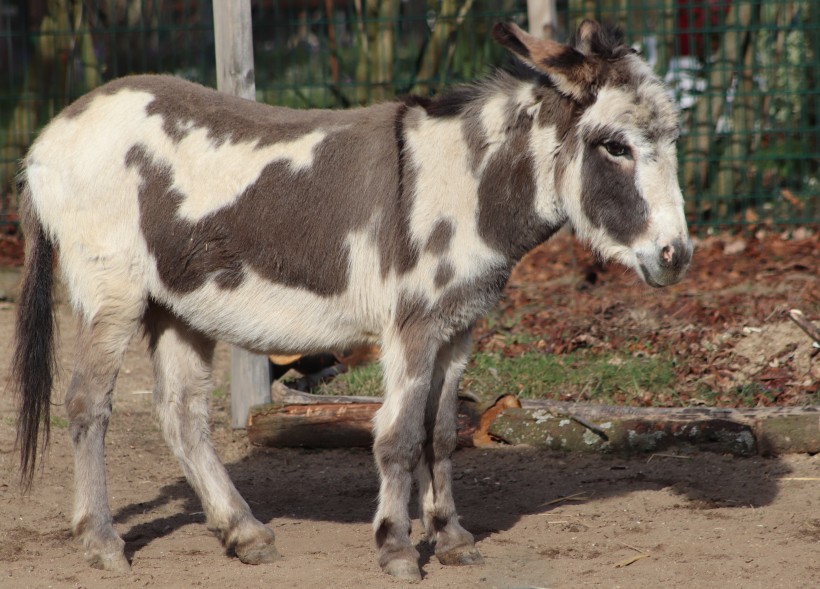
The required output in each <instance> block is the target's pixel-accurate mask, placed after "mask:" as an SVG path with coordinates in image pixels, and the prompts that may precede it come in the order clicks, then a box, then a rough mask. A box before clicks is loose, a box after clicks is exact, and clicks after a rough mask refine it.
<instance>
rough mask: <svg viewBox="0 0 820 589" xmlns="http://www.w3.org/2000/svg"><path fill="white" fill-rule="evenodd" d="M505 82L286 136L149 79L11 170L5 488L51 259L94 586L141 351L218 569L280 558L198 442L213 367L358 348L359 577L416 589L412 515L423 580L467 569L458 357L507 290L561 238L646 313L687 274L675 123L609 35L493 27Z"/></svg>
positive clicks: (31, 383)
mask: <svg viewBox="0 0 820 589" xmlns="http://www.w3.org/2000/svg"><path fill="white" fill-rule="evenodd" d="M493 37H494V38H495V40H496V41H497V42H499V43H500V44H501V45H503V46H504V47H506V48H507V49H508V50H509V51H510V52H511V53H512V54H513V56H514V57H515V58H516V60H515V61H516V63H517V65H515V66H513V67H511V68H508V69H507V70H503V71H499V72H497V73H496V74H494V75H492V76H491V77H489V78H488V79H486V80H484V81H481V82H478V83H476V84H473V85H468V86H465V87H461V88H458V89H455V90H453V91H451V92H450V93H447V94H444V95H443V96H440V97H437V98H432V99H423V98H408V99H405V100H400V101H395V102H388V103H384V104H378V105H375V106H371V107H368V108H360V109H354V110H348V111H325V110H307V111H296V110H289V109H285V108H277V107H272V106H267V105H262V104H256V103H253V102H249V101H245V100H241V99H237V98H234V97H230V96H226V95H223V94H219V93H217V92H214V91H212V90H209V89H206V88H203V87H201V86H198V85H196V84H192V83H189V82H186V81H182V80H179V79H175V78H172V77H163V76H135V77H127V78H123V79H119V80H116V81H113V82H111V83H109V84H106V85H104V86H102V87H100V88H99V89H97V90H95V91H93V92H91V93H90V94H88V95H86V96H85V97H83V98H80V99H79V100H77V101H76V102H75V103H73V104H72V105H71V106H69V107H68V108H66V109H65V110H64V111H63V113H62V114H60V115H59V116H58V117H56V118H55V119H54V120H53V121H52V122H51V123H50V124H49V125H48V126H47V127H46V128H45V129H44V130H43V132H42V134H41V135H40V136H39V138H38V139H37V141H36V142H35V143H34V145H33V146H32V148H31V150H30V152H29V154H28V155H27V157H26V159H25V162H24V170H23V180H24V183H25V190H24V194H23V195H22V200H21V211H22V224H23V229H24V231H25V234H26V236H27V253H26V270H25V277H24V283H23V290H22V294H21V299H20V305H19V308H18V323H17V333H16V337H17V339H16V349H15V352H14V360H13V374H14V383H15V386H16V392H17V395H18V397H19V401H20V402H19V405H20V412H19V419H18V424H17V427H18V429H17V440H18V444H19V446H20V452H21V468H22V473H23V475H22V476H23V483H24V485H25V486H28V485H30V484H31V481H32V477H33V472H34V467H35V460H36V457H37V449H38V444H40V445H41V447H42V446H44V445H45V444H46V443H47V441H48V423H49V420H48V417H49V399H50V394H51V388H52V366H53V364H54V351H53V342H52V339H53V336H52V326H53V323H54V316H53V304H52V298H51V297H52V295H51V287H52V272H53V270H52V266H53V264H52V262H53V259H54V255H55V252H56V253H57V260H58V262H59V268H60V270H61V272H62V277H63V279H64V281H65V284H66V287H67V292H68V294H69V295H70V301H71V304H72V306H73V308H74V310H75V312H76V313H77V315H78V317H79V319H80V321H79V323H80V328H79V333H78V339H77V359H76V364H75V367H74V372H73V375H72V377H71V380H70V384H69V386H68V391H67V394H66V398H65V406H66V410H67V413H68V419H69V423H70V425H69V432H70V435H71V439H72V442H73V445H74V455H75V479H76V480H75V501H74V515H73V520H72V528H73V532H74V534H75V535H76V537H77V538H78V539H79V540H80V541H81V542H82V544H83V546H84V549H85V557H86V559H87V560H88V561H89V563H90V564H91V565H92V566H95V567H100V568H103V569H108V570H114V571H126V570H129V568H130V564H129V562H128V560H127V559H126V558H125V556H124V553H123V547H124V542H123V541H122V539H121V538H120V537H119V536H118V535H117V532H116V531H115V530H114V527H113V525H112V516H111V511H110V508H109V504H108V499H107V492H106V473H105V464H104V459H103V449H104V437H105V432H106V428H107V426H108V422H109V418H110V415H111V403H112V391H113V388H114V383H115V379H116V376H117V371H118V369H119V366H120V362H121V359H122V356H123V353H124V351H125V349H126V346H127V345H128V343H129V341H130V340H131V339H132V337H133V336H134V334H135V333H136V332H138V331H139V330H140V329H141V330H142V331H143V333H144V334H145V336H146V338H147V342H148V349H149V351H150V354H151V356H152V358H153V363H154V372H155V381H156V383H155V387H154V393H153V394H154V402H155V404H156V413H157V415H158V420H159V422H160V424H161V429H162V432H163V435H164V437H165V439H166V441H167V443H168V444H169V446H170V447H171V449H172V451H173V453H174V454H175V455H176V457H177V458H178V459H179V462H180V463H181V465H182V469H183V471H184V473H185V476H186V478H187V480H188V481H189V482H190V484H191V486H192V487H193V488H194V490H195V491H196V493H197V494H198V496H199V498H200V499H201V501H202V504H203V507H204V512H205V514H206V517H207V523H208V526H209V528H210V529H212V530H213V531H214V532H215V533H216V535H217V536H218V537H219V538H220V540H221V541H222V542H223V544H224V545H225V547H226V549H228V550H233V551H234V552H235V554H236V556H238V557H239V559H240V560H241V561H243V562H246V563H251V564H256V563H264V562H269V561H271V560H274V559H275V558H277V556H278V555H277V551H276V548H275V547H274V535H273V532H272V531H271V529H270V528H268V527H267V526H265V525H263V524H262V523H260V522H259V521H257V520H256V519H255V518H254V516H253V515H252V513H251V510H250V509H249V507H248V505H247V503H246V502H245V501H244V500H243V499H242V497H241V496H240V495H239V493H238V492H237V490H236V489H235V488H234V486H233V484H232V483H231V481H230V479H229V477H228V474H227V472H226V470H225V468H224V467H223V466H222V464H221V463H220V462H219V460H218V458H217V456H216V454H215V452H214V449H213V447H212V444H211V442H210V440H209V435H208V424H207V420H208V402H207V395H208V393H209V377H210V374H211V367H212V360H213V354H214V345H215V343H214V342H215V341H216V340H223V341H226V342H229V343H231V344H233V345H236V346H241V347H244V348H247V349H249V350H253V351H256V352H261V353H274V352H275V353H280V354H284V353H288V354H290V353H313V352H318V351H322V350H328V349H335V348H344V347H346V346H349V345H351V344H353V343H378V344H379V345H380V346H381V349H382V355H381V358H380V361H381V364H382V366H383V368H384V386H385V390H386V395H385V402H384V405H383V406H382V408H381V409H380V411H379V412H378V414H377V415H376V417H375V419H374V424H373V426H374V437H375V438H374V439H375V441H374V445H373V453H374V455H375V462H376V465H377V468H378V471H379V475H380V489H379V503H378V508H377V510H376V514H375V519H374V524H373V528H374V535H375V542H376V546H377V548H378V561H379V564H380V566H381V568H382V569H383V570H384V571H386V572H387V573H389V574H391V575H395V576H396V577H401V578H406V579H415V580H418V579H419V578H420V570H419V564H418V559H419V554H418V552H417V551H416V548H415V547H414V546H413V544H412V543H411V540H410V526H411V522H410V518H409V515H408V502H409V500H410V495H411V488H412V484H413V480H414V477H415V479H416V480H417V481H418V487H419V499H420V513H421V520H422V524H423V526H424V530H425V532H426V535H427V538H428V540H429V541H430V542H432V543H435V554H436V556H437V558H438V559H439V560H440V561H441V562H442V563H444V564H448V565H462V564H474V563H480V562H482V557H481V555H480V553H479V552H478V551H477V550H476V547H475V542H474V538H473V536H472V535H471V534H470V533H469V532H468V531H467V530H465V529H464V528H463V527H462V526H461V524H460V523H459V518H458V515H457V513H456V508H455V505H454V500H453V494H452V488H451V469H452V465H451V454H452V452H453V450H454V448H455V445H456V425H455V416H456V397H457V389H458V382H459V379H460V377H461V374H462V371H463V370H464V367H465V364H466V362H467V359H468V354H469V350H470V331H471V328H472V326H473V325H474V324H475V322H476V320H478V319H479V318H480V317H481V316H482V315H484V314H485V313H487V312H488V311H489V310H490V308H491V307H492V306H493V305H494V304H495V303H496V302H497V301H498V299H499V297H500V296H501V293H502V289H503V287H504V285H505V283H506V281H507V279H508V277H509V275H510V271H511V269H512V267H513V265H514V264H515V263H516V262H517V261H518V260H519V259H520V258H521V257H522V256H523V255H524V254H525V253H526V252H527V251H529V250H531V249H532V248H533V247H535V246H536V245H538V244H540V243H542V242H543V241H545V240H547V239H548V238H549V237H550V236H551V235H553V234H554V233H555V232H556V231H557V230H558V229H559V228H560V227H562V226H563V225H565V224H567V223H568V224H570V225H571V226H572V227H573V228H574V230H575V232H576V233H577V235H578V236H579V237H580V238H581V239H582V240H584V241H586V242H588V243H589V244H590V246H591V247H592V249H593V250H594V251H595V252H597V253H598V254H599V255H600V256H601V257H603V258H605V259H614V260H617V261H619V262H621V263H623V264H625V265H626V266H628V267H630V268H633V269H634V270H635V272H636V273H637V274H638V276H640V277H641V278H642V279H643V280H644V281H645V282H646V283H648V284H649V285H651V286H655V287H659V286H665V285H669V284H673V283H675V282H677V281H678V280H680V279H681V277H682V276H683V274H684V272H685V270H686V268H687V266H688V264H689V262H690V259H691V256H692V246H691V242H690V241H689V237H688V231H687V227H686V221H685V217H684V212H683V199H682V195H681V190H680V187H679V185H678V183H677V173H676V166H677V164H676V146H675V142H676V139H677V138H678V135H679V125H678V112H677V110H676V107H675V106H674V104H673V102H672V101H671V100H670V98H669V96H668V95H667V92H666V90H665V89H664V86H663V85H662V84H661V82H660V81H659V80H658V78H657V77H656V76H655V75H654V74H653V72H652V71H651V69H650V68H649V66H648V65H647V64H646V63H645V62H644V61H642V60H641V59H640V58H639V57H638V56H637V55H636V54H635V52H634V51H633V50H631V49H630V48H629V47H627V46H625V45H623V43H622V41H621V38H620V35H619V34H618V33H616V32H613V31H611V30H609V29H607V28H604V27H601V26H599V25H598V24H597V23H595V22H593V21H584V22H582V23H581V24H580V26H579V28H578V30H577V32H576V35H575V40H574V42H573V43H572V44H570V45H563V44H559V43H556V42H552V41H545V40H540V39H537V38H535V37H533V36H530V35H528V34H526V33H524V32H523V31H521V30H520V29H519V28H518V27H516V26H514V25H511V24H497V25H496V26H495V27H494V29H493Z"/></svg>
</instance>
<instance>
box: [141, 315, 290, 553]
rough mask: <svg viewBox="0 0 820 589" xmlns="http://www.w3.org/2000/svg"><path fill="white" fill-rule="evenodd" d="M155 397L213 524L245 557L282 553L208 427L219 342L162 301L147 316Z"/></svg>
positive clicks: (164, 427) (163, 423)
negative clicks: (161, 305)
mask: <svg viewBox="0 0 820 589" xmlns="http://www.w3.org/2000/svg"><path fill="white" fill-rule="evenodd" d="M145 324H146V331H147V333H148V337H149V349H150V351H151V355H152V357H153V360H154V379H155V384H154V403H155V405H156V411H157V417H158V419H159V421H160V425H161V428H162V432H163V435H164V437H165V441H166V442H167V443H168V445H169V447H170V448H171V450H172V451H173V453H174V455H175V456H176V457H177V459H178V460H179V462H180V464H181V465H182V470H183V472H184V473H185V478H186V479H188V482H189V483H190V484H191V486H192V487H193V488H194V491H196V494H197V495H198V496H199V499H200V501H202V506H203V509H204V511H205V516H206V518H207V525H208V528H209V529H210V530H212V531H213V532H214V533H215V534H216V535H217V537H218V538H219V539H220V540H221V541H222V543H223V545H224V546H225V548H226V549H228V550H231V549H232V550H234V551H235V553H236V555H237V556H238V557H239V560H241V561H242V562H244V563H247V564H261V563H265V562H272V561H274V560H276V559H277V558H278V557H279V553H278V552H277V551H276V547H275V546H274V536H273V531H272V530H271V529H270V528H268V527H267V526H265V525H263V524H262V523H260V522H259V521H257V520H256V519H255V518H254V517H253V515H252V514H251V510H250V508H249V507H248V504H247V503H246V502H245V500H244V499H243V498H242V496H241V495H240V494H239V492H238V491H237V490H236V487H234V485H233V483H232V482H231V479H230V477H229V476H228V473H227V471H226V470H225V467H224V466H223V465H222V462H221V461H220V460H219V458H218V457H217V455H216V452H215V451H214V448H213V445H212V444H211V440H210V436H209V431H208V395H209V393H210V390H211V370H212V360H213V352H214V342H213V340H210V339H208V338H206V337H205V336H203V335H201V334H199V333H197V332H195V331H193V330H191V329H190V328H188V327H187V326H186V325H185V324H183V323H182V322H181V321H180V320H178V319H176V318H175V317H173V316H171V315H170V314H169V313H167V312H166V311H164V310H162V309H159V308H157V307H154V308H151V309H150V310H149V312H148V314H147V316H146V321H145Z"/></svg>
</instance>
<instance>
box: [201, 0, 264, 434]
mask: <svg viewBox="0 0 820 589" xmlns="http://www.w3.org/2000/svg"><path fill="white" fill-rule="evenodd" d="M213 7H214V41H215V44H216V86H217V88H218V89H219V90H220V91H221V92H226V93H228V94H234V95H236V96H240V97H242V98H247V99H249V100H255V99H256V81H255V79H254V71H253V32H252V30H251V3H250V0H230V1H226V0H213ZM268 402H270V369H269V367H268V359H267V358H266V357H265V356H260V355H259V354H253V353H251V352H248V351H246V350H243V349H241V348H237V347H234V348H233V350H232V351H231V425H232V426H233V427H235V428H243V427H245V425H246V424H247V421H248V412H249V410H250V408H251V407H252V406H254V405H261V404H262V403H268Z"/></svg>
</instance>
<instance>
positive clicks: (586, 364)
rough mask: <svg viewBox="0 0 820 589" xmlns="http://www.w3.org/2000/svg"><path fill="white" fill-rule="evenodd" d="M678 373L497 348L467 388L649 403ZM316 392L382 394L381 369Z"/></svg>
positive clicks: (476, 362)
mask: <svg viewBox="0 0 820 589" xmlns="http://www.w3.org/2000/svg"><path fill="white" fill-rule="evenodd" d="M674 377H675V373H674V369H673V365H672V361H671V360H667V359H664V358H661V357H651V356H644V357H633V356H628V357H622V356H619V355H617V354H615V353H607V354H591V353H588V352H585V351H578V352H573V353H570V354H565V355H561V356H553V355H550V354H543V353H540V352H525V353H523V354H520V355H518V356H514V357H510V358H504V357H502V356H501V354H499V353H495V352H479V353H477V354H475V355H474V356H473V358H472V360H471V362H470V364H469V366H468V368H467V371H466V373H465V375H464V379H463V382H462V386H461V388H462V389H469V390H470V391H471V392H472V393H474V394H476V395H478V396H479V397H481V398H485V399H487V400H490V399H494V398H496V397H498V396H500V395H503V394H507V393H513V394H516V395H519V396H520V397H524V398H530V399H535V398H544V397H550V398H560V399H572V400H579V401H592V402H596V403H624V402H626V403H630V402H633V403H634V402H637V403H640V404H646V403H647V400H651V399H652V398H653V397H655V396H656V393H660V392H663V393H664V394H665V395H666V396H668V395H669V394H670V392H672V383H673V380H674ZM314 392H317V393H321V394H325V395H365V396H380V395H382V394H383V389H382V371H381V367H380V366H379V364H377V363H373V364H368V365H365V366H360V367H357V368H354V369H353V370H351V371H349V372H347V373H346V374H342V375H340V376H338V377H336V378H335V379H333V380H332V381H330V382H328V383H324V384H322V385H320V386H319V387H318V389H317V390H316V391H314Z"/></svg>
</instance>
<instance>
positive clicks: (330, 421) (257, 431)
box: [248, 403, 381, 448]
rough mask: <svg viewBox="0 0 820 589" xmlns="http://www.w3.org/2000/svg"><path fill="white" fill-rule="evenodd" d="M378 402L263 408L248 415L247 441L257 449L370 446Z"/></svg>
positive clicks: (271, 406)
mask: <svg viewBox="0 0 820 589" xmlns="http://www.w3.org/2000/svg"><path fill="white" fill-rule="evenodd" d="M379 407H381V403H314V404H310V405H275V404H271V405H264V406H262V407H255V408H253V409H252V410H251V414H250V415H249V416H248V438H249V439H250V441H251V443H252V444H256V445H259V446H282V447H300V446H301V447H309V448H349V447H361V446H365V447H366V446H370V445H371V444H372V442H373V438H372V436H371V434H370V430H371V427H372V421H373V416H374V415H375V414H376V411H378V410H379Z"/></svg>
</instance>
